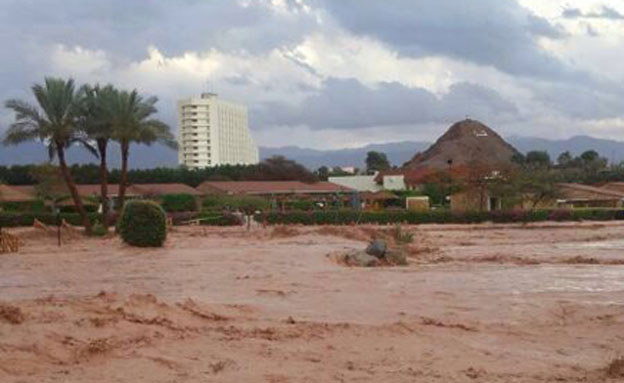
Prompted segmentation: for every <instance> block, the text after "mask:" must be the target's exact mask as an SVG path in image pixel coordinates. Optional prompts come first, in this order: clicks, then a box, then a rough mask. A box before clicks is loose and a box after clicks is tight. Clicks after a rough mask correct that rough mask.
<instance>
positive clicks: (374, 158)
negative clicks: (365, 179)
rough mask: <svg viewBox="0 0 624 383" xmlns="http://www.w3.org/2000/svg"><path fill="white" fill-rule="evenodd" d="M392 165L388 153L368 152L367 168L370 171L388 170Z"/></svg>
mask: <svg viewBox="0 0 624 383" xmlns="http://www.w3.org/2000/svg"><path fill="white" fill-rule="evenodd" d="M391 167H392V166H391V165H390V161H388V157H386V153H381V152H376V151H370V152H368V153H366V169H367V170H368V171H369V172H372V171H382V170H388V169H390V168H391Z"/></svg>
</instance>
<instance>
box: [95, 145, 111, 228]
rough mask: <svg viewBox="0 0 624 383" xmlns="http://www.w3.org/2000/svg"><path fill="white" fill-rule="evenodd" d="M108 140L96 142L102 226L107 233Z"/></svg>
mask: <svg viewBox="0 0 624 383" xmlns="http://www.w3.org/2000/svg"><path fill="white" fill-rule="evenodd" d="M107 145H108V140H107V139H105V138H99V139H98V140H97V146H98V152H99V153H100V195H101V201H102V225H103V226H104V229H105V230H106V231H108V211H109V206H108V166H107V164H106V147H107Z"/></svg>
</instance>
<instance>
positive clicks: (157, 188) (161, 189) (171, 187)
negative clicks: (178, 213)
mask: <svg viewBox="0 0 624 383" xmlns="http://www.w3.org/2000/svg"><path fill="white" fill-rule="evenodd" d="M132 187H133V188H134V189H135V190H137V192H141V193H142V195H163V194H191V195H195V196H200V195H202V194H201V193H200V192H199V191H197V189H195V188H193V187H190V186H188V185H186V184H179V183H170V184H132ZM143 193H144V194H143Z"/></svg>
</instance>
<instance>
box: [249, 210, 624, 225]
mask: <svg viewBox="0 0 624 383" xmlns="http://www.w3.org/2000/svg"><path fill="white" fill-rule="evenodd" d="M255 219H256V221H258V222H263V221H266V223H267V224H269V225H282V224H299V225H352V224H355V223H360V224H378V225H389V224H396V223H403V224H426V223H482V222H496V223H514V222H521V223H526V222H543V221H581V220H587V221H610V220H624V210H617V209H578V210H532V211H531V210H513V211H492V212H451V211H448V210H432V211H427V212H409V211H382V212H366V211H364V212H360V211H356V210H334V211H311V212H308V211H292V212H285V213H282V212H270V213H266V214H259V215H257V216H256V217H255Z"/></svg>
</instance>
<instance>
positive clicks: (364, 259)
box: [342, 250, 379, 267]
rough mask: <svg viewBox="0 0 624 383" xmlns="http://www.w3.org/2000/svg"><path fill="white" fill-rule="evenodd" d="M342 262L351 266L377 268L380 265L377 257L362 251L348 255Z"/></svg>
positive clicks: (353, 251) (355, 251) (354, 251)
mask: <svg viewBox="0 0 624 383" xmlns="http://www.w3.org/2000/svg"><path fill="white" fill-rule="evenodd" d="M342 260H343V261H344V263H345V264H347V265H349V266H359V267H375V266H377V265H378V264H379V260H378V259H377V258H376V257H373V256H371V255H368V254H366V252H364V251H360V250H352V251H350V252H348V253H346V254H345V255H344V256H343V259H342Z"/></svg>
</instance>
